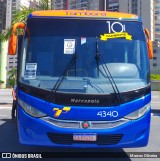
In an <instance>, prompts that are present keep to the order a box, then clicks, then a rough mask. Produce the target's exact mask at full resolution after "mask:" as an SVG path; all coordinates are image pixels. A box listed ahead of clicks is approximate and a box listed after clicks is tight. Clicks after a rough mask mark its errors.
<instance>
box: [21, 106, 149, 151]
mask: <svg viewBox="0 0 160 161" xmlns="http://www.w3.org/2000/svg"><path fill="white" fill-rule="evenodd" d="M18 113H19V114H18V132H19V141H20V143H21V144H27V145H37V146H53V147H68V148H130V147H143V146H146V145H147V144H148V139H149V131H150V129H149V128H150V110H149V111H148V112H147V113H146V114H145V115H144V116H143V117H141V118H139V119H137V120H134V121H131V120H130V121H128V122H126V123H124V124H122V125H120V126H117V127H114V128H108V129H74V128H65V127H64V128H62V127H57V126H54V125H52V124H50V123H48V122H46V121H44V120H42V119H40V118H34V117H31V116H29V115H28V114H26V113H25V112H24V111H23V110H22V109H21V108H20V107H18ZM75 133H78V134H81V133H83V134H96V136H97V141H95V142H94V141H92V142H88V141H78V142H77V141H73V134H75Z"/></svg>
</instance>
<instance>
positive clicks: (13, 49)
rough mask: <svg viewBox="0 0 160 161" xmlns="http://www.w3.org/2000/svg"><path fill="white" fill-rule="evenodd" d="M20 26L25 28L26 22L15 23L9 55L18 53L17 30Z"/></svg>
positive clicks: (10, 40)
mask: <svg viewBox="0 0 160 161" xmlns="http://www.w3.org/2000/svg"><path fill="white" fill-rule="evenodd" d="M18 28H21V29H24V28H25V24H24V23H22V22H18V23H15V24H14V25H13V27H12V35H11V36H10V39H9V45H8V54H9V55H15V54H16V49H17V44H18V43H17V42H18V37H17V35H16V30H17V29H18Z"/></svg>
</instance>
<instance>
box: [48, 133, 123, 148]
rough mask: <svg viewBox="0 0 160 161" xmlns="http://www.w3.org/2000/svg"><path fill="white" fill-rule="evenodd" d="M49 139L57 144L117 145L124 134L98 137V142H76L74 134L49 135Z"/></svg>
mask: <svg viewBox="0 0 160 161" xmlns="http://www.w3.org/2000/svg"><path fill="white" fill-rule="evenodd" d="M47 135H48V137H49V139H50V140H51V141H52V142H53V143H55V144H97V145H112V144H117V143H118V142H119V141H120V140H121V139H122V136H123V135H122V134H110V135H100V134H99V135H97V141H95V142H93V141H74V140H73V134H59V133H47Z"/></svg>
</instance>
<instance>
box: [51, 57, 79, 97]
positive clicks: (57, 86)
mask: <svg viewBox="0 0 160 161" xmlns="http://www.w3.org/2000/svg"><path fill="white" fill-rule="evenodd" d="M76 60H77V54H73V57H72V59H71V60H70V62H69V63H68V65H67V66H66V68H65V70H64V72H63V73H62V75H61V76H60V77H59V78H58V80H57V82H56V84H55V85H54V87H53V88H52V92H53V91H54V92H53V93H54V95H55V93H56V91H57V90H58V88H59V86H60V85H61V83H62V81H63V79H64V78H65V74H66V73H67V71H68V70H69V69H70V68H72V66H73V64H74V63H75V62H76ZM75 75H76V71H75Z"/></svg>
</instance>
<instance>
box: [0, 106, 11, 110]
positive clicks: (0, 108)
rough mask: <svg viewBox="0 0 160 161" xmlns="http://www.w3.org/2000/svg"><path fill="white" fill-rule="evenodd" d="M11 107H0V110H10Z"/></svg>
mask: <svg viewBox="0 0 160 161" xmlns="http://www.w3.org/2000/svg"><path fill="white" fill-rule="evenodd" d="M11 108H12V107H0V110H10V109H11Z"/></svg>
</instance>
